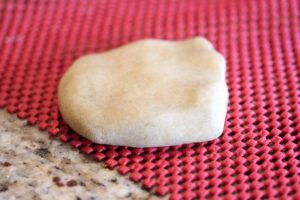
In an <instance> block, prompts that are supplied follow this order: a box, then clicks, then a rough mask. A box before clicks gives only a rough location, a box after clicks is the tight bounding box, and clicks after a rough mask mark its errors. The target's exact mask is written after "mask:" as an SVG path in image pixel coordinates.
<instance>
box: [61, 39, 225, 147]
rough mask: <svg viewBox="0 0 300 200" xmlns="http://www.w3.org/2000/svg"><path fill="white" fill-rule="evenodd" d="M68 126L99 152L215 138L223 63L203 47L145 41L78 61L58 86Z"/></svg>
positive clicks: (221, 114) (221, 116) (220, 119)
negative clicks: (117, 147)
mask: <svg viewBox="0 0 300 200" xmlns="http://www.w3.org/2000/svg"><path fill="white" fill-rule="evenodd" d="M58 100H59V108H60V112H61V114H62V116H63V118H64V120H65V121H66V122H67V123H68V124H69V126H70V127H71V128H72V129H74V130H75V131H76V132H78V133H79V134H81V135H82V136H84V137H86V138H88V139H90V140H92V141H94V142H96V143H100V144H112V145H125V146H133V147H151V146H166V145H176V144H183V143H190V142H201V141H208V140H212V139H215V138H217V137H218V136H219V135H220V134H221V133H222V131H223V127H224V120H225V115H226V107H227V101H228V92H227V86H226V83H225V59H224V58H223V56H222V55H220V54H219V53H218V52H216V51H215V50H214V48H213V46H212V45H211V44H210V42H208V41H207V40H205V39H203V38H201V37H198V38H194V39H189V40H184V41H177V42H171V41H162V40H155V39H146V40H141V41H137V42H134V43H131V44H128V45H125V46H122V47H119V48H116V49H114V50H111V51H108V52H105V53H101V54H92V55H87V56H83V57H81V58H80V59H78V60H77V61H75V62H74V63H73V64H72V66H71V67H70V68H69V69H68V71H67V72H66V73H65V75H64V76H63V78H62V79H61V81H60V84H59V91H58Z"/></svg>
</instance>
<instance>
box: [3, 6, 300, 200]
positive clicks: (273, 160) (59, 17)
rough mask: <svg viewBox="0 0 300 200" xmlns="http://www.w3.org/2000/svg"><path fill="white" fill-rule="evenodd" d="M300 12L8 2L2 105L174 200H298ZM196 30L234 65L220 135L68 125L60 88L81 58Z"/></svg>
mask: <svg viewBox="0 0 300 200" xmlns="http://www.w3.org/2000/svg"><path fill="white" fill-rule="evenodd" d="M299 14H300V2H299V1H298V0H277V1H275V0H268V1H267V0H249V1H246V0H244V1H238V0H236V1H235V0H233V1H231V0H228V1H226V0H212V1H206V0H203V1H192V0H187V1H179V0H178V1H176V0H172V1H166V0H162V1H158V0H149V1H139V0H136V1H135V0H128V1H126V0H122V1H121V0H120V1H118V0H103V1H86V0H82V1H76V0H74V1H67V0H51V1H37V0H35V1H30V0H26V1H18V0H15V1H8V0H7V1H1V3H0V44H1V46H0V107H1V108H6V109H7V111H8V112H10V113H16V114H17V116H18V117H19V118H21V119H26V120H27V121H28V123H29V124H36V125H37V126H38V127H39V128H40V129H41V130H48V132H49V133H50V134H51V135H53V136H57V137H58V138H60V139H61V140H62V141H64V142H68V143H70V144H71V145H72V146H74V147H75V148H77V149H80V150H81V151H82V152H84V153H86V154H89V155H91V156H93V157H95V158H96V159H98V160H101V161H104V162H105V163H106V164H107V166H108V167H109V168H115V169H116V170H117V171H118V172H120V173H121V174H129V175H130V176H129V177H130V179H131V180H133V181H135V182H140V183H141V186H142V187H143V188H146V189H148V190H151V191H154V192H155V193H156V194H158V195H165V194H168V193H169V194H170V197H171V199H204V198H213V199H215V198H224V199H237V198H238V199H274V198H277V199H300V154H299V153H300V16H299ZM198 35H201V36H205V37H207V38H208V39H209V40H210V41H211V42H212V43H213V44H214V45H215V46H216V48H217V49H218V50H219V51H220V52H222V53H223V54H224V55H225V57H226V59H227V62H228V64H227V83H228V86H229V92H230V102H229V107H228V114H227V120H226V124H225V130H224V133H223V135H222V136H221V137H220V138H219V139H217V140H214V141H211V142H205V143H195V144H188V145H181V146H175V147H163V148H146V149H142V148H126V147H117V146H105V145H97V144H93V143H91V142H89V141H88V140H85V139H83V138H81V137H79V136H78V135H77V134H75V133H73V132H72V131H71V130H70V129H69V128H68V127H67V125H66V124H65V123H64V122H63V121H62V119H61V117H60V115H59V112H58V107H57V96H56V92H57V84H58V81H59V79H60V77H61V76H62V74H63V73H64V71H65V70H66V69H67V68H68V67H69V66H70V64H71V63H72V62H73V61H74V60H75V59H76V58H78V57H79V56H81V55H83V54H86V53H91V52H103V51H106V50H108V49H112V48H114V47H117V46H120V45H122V44H126V43H129V42H131V41H134V40H137V39H141V38H149V37H153V38H163V39H171V40H179V39H184V38H190V37H193V36H198Z"/></svg>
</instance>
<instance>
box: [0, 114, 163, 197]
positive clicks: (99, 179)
mask: <svg viewBox="0 0 300 200" xmlns="http://www.w3.org/2000/svg"><path fill="white" fill-rule="evenodd" d="M165 198H167V197H165ZM0 199H6V200H10V199H32V200H35V199H64V200H68V199H74V200H80V199H82V200H84V199H90V200H96V199H105V200H108V199H109V200H111V199H141V200H142V199H159V198H158V197H157V196H154V195H153V194H151V193H150V192H147V191H145V190H143V189H141V188H140V187H139V186H138V185H137V184H134V183H133V182H131V181H130V180H129V178H128V177H126V176H121V175H119V174H118V173H117V172H116V171H111V170H109V169H106V168H105V166H104V165H103V164H102V163H100V162H98V161H96V160H94V159H92V158H90V157H88V156H86V155H84V154H81V153H80V152H78V151H77V150H74V149H72V148H71V147H70V146H69V145H68V144H64V143H62V142H61V141H59V140H57V139H53V138H50V136H49V135H48V133H46V132H41V131H39V130H38V129H37V128H36V127H32V126H28V125H27V123H26V121H22V120H19V119H17V117H16V116H14V115H10V114H8V113H6V111H4V110H0Z"/></svg>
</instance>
